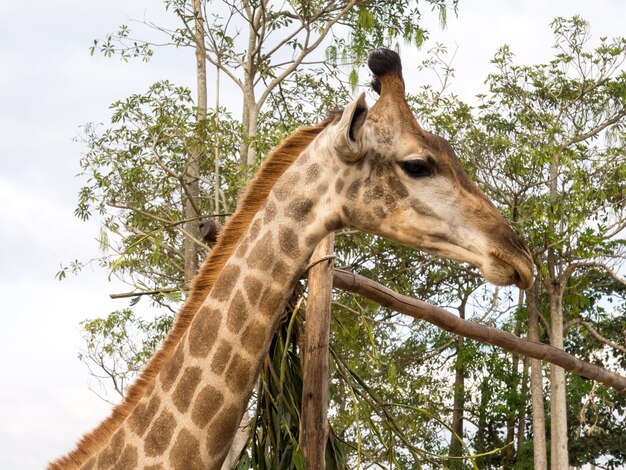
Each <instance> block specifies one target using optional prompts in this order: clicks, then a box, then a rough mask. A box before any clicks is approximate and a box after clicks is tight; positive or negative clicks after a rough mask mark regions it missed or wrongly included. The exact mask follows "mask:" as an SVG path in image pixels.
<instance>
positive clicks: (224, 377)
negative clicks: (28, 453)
mask: <svg viewBox="0 0 626 470" xmlns="http://www.w3.org/2000/svg"><path fill="white" fill-rule="evenodd" d="M368 64H369V66H370V69H371V70H372V71H373V72H374V75H375V82H374V89H375V90H376V91H377V92H378V93H379V94H380V97H379V98H378V100H377V102H376V103H375V104H374V105H373V107H372V108H371V109H368V107H367V104H366V102H365V96H364V95H363V94H361V95H360V96H359V97H358V98H357V99H356V100H354V101H353V102H351V103H350V104H348V106H346V108H345V109H344V111H343V112H342V113H341V114H338V115H336V116H334V117H333V118H330V119H328V120H326V121H324V122H323V123H321V124H319V125H318V126H315V127H313V128H308V129H307V128H305V129H301V130H299V131H296V133H294V134H293V135H292V136H290V137H289V138H287V139H286V140H285V141H284V142H283V143H282V144H281V145H280V146H279V147H278V148H277V150H275V151H274V152H273V154H272V155H271V156H270V157H269V158H268V160H267V161H266V162H265V164H264V165H263V167H262V168H261V170H260V171H259V174H258V175H257V177H256V178H255V180H254V181H253V182H252V183H251V185H250V188H249V189H248V190H247V192H246V193H245V195H244V196H243V198H242V201H241V202H240V204H239V207H238V209H237V212H236V214H235V215H234V216H233V217H232V218H231V220H229V222H228V223H227V224H226V227H225V228H224V230H223V231H222V233H221V234H220V237H219V240H218V243H217V245H216V246H215V248H214V250H213V252H212V253H211V255H210V256H209V258H208V260H207V261H205V263H204V264H203V266H202V267H201V269H200V272H199V275H198V277H197V279H196V280H195V281H194V283H193V286H192V290H191V292H190V294H189V297H188V300H187V301H186V303H185V305H184V306H183V309H182V310H181V313H179V315H178V318H177V320H176V323H175V325H174V328H173V330H172V332H170V334H169V335H168V337H167V338H166V340H165V343H164V345H163V346H162V347H161V348H160V349H159V350H158V351H157V353H156V354H155V356H154V357H153V359H151V360H150V362H149V363H148V365H147V366H146V368H145V369H144V371H143V372H142V374H141V376H140V377H139V379H138V380H137V382H136V384H134V385H133V386H132V387H131V388H130V390H129V393H128V395H127V396H126V397H125V400H124V402H123V403H122V404H121V405H119V406H118V407H116V408H115V409H114V411H113V414H112V415H111V417H109V418H108V419H107V420H105V421H104V422H103V423H102V424H101V425H100V426H99V427H98V428H96V429H95V430H94V431H93V432H92V433H90V434H88V435H86V436H85V437H84V438H83V440H82V441H81V442H80V443H79V445H78V447H77V449H76V450H74V451H72V452H71V453H70V454H68V455H67V456H65V457H62V458H61V459H59V460H57V461H56V462H54V463H52V464H51V466H50V468H53V469H61V468H82V469H114V468H115V469H117V468H120V469H121V468H123V469H133V468H146V469H148V468H150V469H155V470H156V469H166V468H173V469H185V470H189V469H196V468H197V469H201V468H202V469H206V468H210V469H219V468H220V467H221V465H222V462H223V460H224V458H225V456H226V454H227V452H228V450H229V447H230V445H231V441H232V439H233V436H234V434H235V432H236V430H237V427H238V425H239V422H240V419H241V417H242V414H243V413H244V410H245V407H246V404H247V402H248V399H249V397H250V395H251V393H252V389H253V385H254V381H255V379H256V377H257V375H258V372H259V369H260V366H261V362H262V359H263V356H264V355H265V353H266V351H267V349H268V346H269V343H270V341H271V338H272V335H273V333H274V331H275V328H276V325H277V322H278V320H279V317H280V314H281V313H282V311H283V308H284V305H285V303H286V301H287V298H288V296H289V295H290V293H291V291H292V289H293V286H294V284H295V282H296V281H297V279H298V278H299V277H300V275H301V273H302V270H303V269H304V268H305V266H306V264H307V262H308V260H309V257H310V255H311V253H312V251H313V249H314V248H315V246H316V245H317V243H318V242H319V241H320V240H321V239H322V238H323V237H324V236H325V235H326V234H328V233H329V232H330V231H333V230H337V229H340V228H342V227H353V228H357V229H360V230H363V231H366V232H369V233H372V234H375V235H380V236H383V237H385V238H388V239H390V240H394V241H396V242H399V243H402V244H405V245H407V246H410V247H414V248H417V249H422V250H425V251H428V252H430V253H432V254H434V255H437V256H442V257H445V258H451V259H454V260H458V261H463V262H468V263H471V264H473V265H475V266H477V267H478V268H479V269H480V270H481V272H482V274H483V275H484V277H485V278H486V279H487V280H489V281H491V282H493V283H495V284H500V285H507V284H516V285H517V286H519V287H520V288H528V287H529V286H530V285H531V283H532V260H531V258H530V253H529V252H528V249H527V248H526V246H525V244H524V242H523V241H522V240H521V238H520V237H519V236H518V235H517V234H515V232H514V231H513V230H512V229H511V227H510V226H509V224H508V223H507V221H506V220H505V219H504V218H503V216H502V215H501V214H500V213H499V212H498V210H497V209H496V207H495V206H494V205H493V204H492V203H491V201H489V199H488V198H487V197H486V196H485V195H484V194H483V193H482V192H481V191H480V189H479V188H478V187H477V186H476V185H475V184H474V183H473V182H472V181H470V179H469V177H468V176H467V174H466V173H465V171H464V170H463V169H462V167H461V165H460V163H459V161H458V159H457V157H456V156H455V154H454V152H453V150H452V149H451V147H450V145H449V144H448V143H447V142H446V141H445V140H444V139H442V138H440V137H437V136H434V135H433V134H430V133H429V132H427V131H425V130H423V129H422V128H421V127H420V126H419V124H418V123H417V121H416V119H415V117H414V116H413V113H412V112H411V110H410V108H409V105H408V103H407V101H406V98H405V94H404V81H403V78H402V66H401V63H400V58H399V56H398V55H397V54H396V53H395V52H392V51H389V50H378V51H374V52H373V53H372V54H371V55H370V59H369V62H368Z"/></svg>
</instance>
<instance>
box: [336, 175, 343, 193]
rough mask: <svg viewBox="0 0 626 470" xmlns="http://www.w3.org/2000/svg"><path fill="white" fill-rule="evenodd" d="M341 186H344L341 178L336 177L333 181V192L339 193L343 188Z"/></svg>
mask: <svg viewBox="0 0 626 470" xmlns="http://www.w3.org/2000/svg"><path fill="white" fill-rule="evenodd" d="M343 186H344V182H343V178H337V181H335V192H336V193H340V192H341V190H342V189H343Z"/></svg>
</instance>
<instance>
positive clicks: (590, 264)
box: [560, 261, 626, 286]
mask: <svg viewBox="0 0 626 470" xmlns="http://www.w3.org/2000/svg"><path fill="white" fill-rule="evenodd" d="M578 268H599V269H601V270H603V271H604V272H606V273H607V274H608V275H609V276H611V277H612V278H613V279H615V280H616V281H617V282H619V283H620V284H622V285H624V286H626V279H622V278H621V277H619V276H618V275H617V273H616V272H615V271H613V270H612V269H611V268H610V267H609V266H607V265H606V264H605V263H602V262H600V261H578V262H576V263H571V264H570V265H569V266H568V267H567V268H566V269H565V271H563V275H562V276H561V280H560V283H561V285H562V286H563V285H565V283H566V282H567V281H568V279H569V278H570V276H571V275H572V274H573V273H574V271H575V270H576V269H578Z"/></svg>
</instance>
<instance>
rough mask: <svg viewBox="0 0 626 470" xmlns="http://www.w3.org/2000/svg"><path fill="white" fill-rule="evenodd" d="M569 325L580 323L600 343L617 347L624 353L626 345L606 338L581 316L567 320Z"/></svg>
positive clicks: (625, 352)
mask: <svg viewBox="0 0 626 470" xmlns="http://www.w3.org/2000/svg"><path fill="white" fill-rule="evenodd" d="M569 325H582V326H584V327H585V328H586V329H587V331H589V333H591V336H593V337H594V338H595V339H597V340H598V341H600V342H601V343H604V344H606V345H607V346H610V347H612V348H614V349H617V350H619V351H621V352H623V353H624V354H626V347H624V346H621V345H619V344H617V343H615V342H613V341H611V340H610V339H608V338H605V337H604V336H602V335H601V334H600V333H598V331H597V330H596V329H595V328H594V327H593V326H592V325H591V323H589V322H587V321H585V320H583V319H582V318H576V319H574V320H572V321H571V322H569ZM569 325H568V326H569Z"/></svg>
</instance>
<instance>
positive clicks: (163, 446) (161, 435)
mask: <svg viewBox="0 0 626 470" xmlns="http://www.w3.org/2000/svg"><path fill="white" fill-rule="evenodd" d="M175 426H176V419H175V418H174V415H173V414H172V413H170V412H169V411H167V410H163V411H162V412H161V414H160V415H159V417H158V418H157V419H156V420H154V423H152V427H150V431H148V434H147V435H146V440H145V441H144V450H145V452H146V455H147V456H148V457H156V456H157V455H163V452H165V451H166V450H167V447H168V446H169V443H170V440H171V439H172V434H174V427H175Z"/></svg>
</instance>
